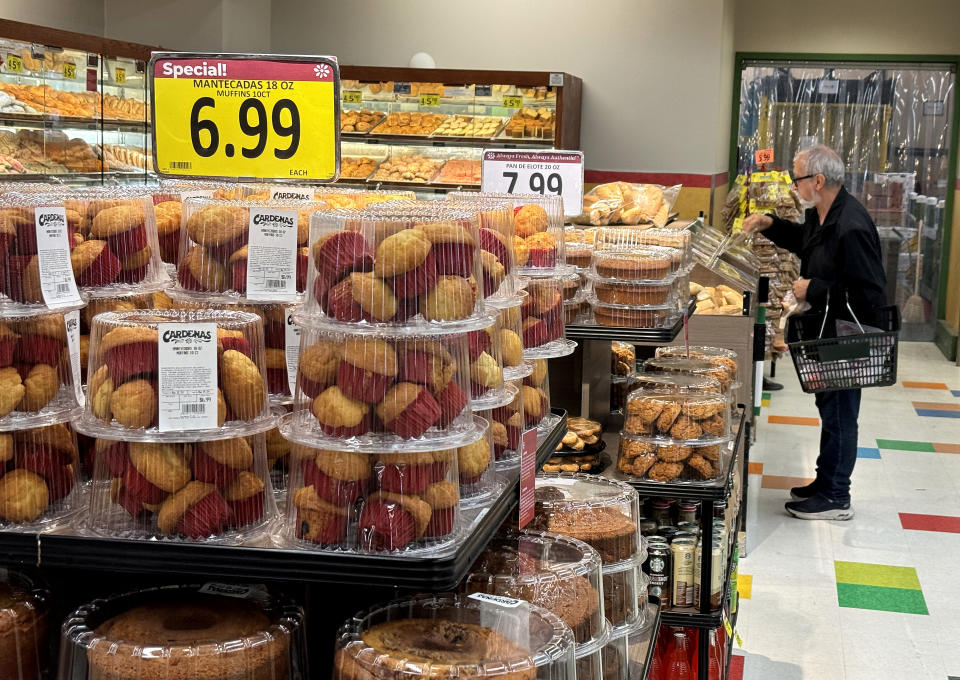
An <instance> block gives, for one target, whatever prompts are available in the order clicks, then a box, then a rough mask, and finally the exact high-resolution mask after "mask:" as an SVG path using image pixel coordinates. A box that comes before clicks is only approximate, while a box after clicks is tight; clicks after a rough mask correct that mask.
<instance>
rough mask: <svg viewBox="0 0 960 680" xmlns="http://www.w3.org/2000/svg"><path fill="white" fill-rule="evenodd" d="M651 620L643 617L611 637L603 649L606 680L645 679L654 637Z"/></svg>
mask: <svg viewBox="0 0 960 680" xmlns="http://www.w3.org/2000/svg"><path fill="white" fill-rule="evenodd" d="M645 600H646V597H645V596H641V602H643V601H645ZM649 618H650V617H648V616H641V617H640V618H639V620H638V621H637V622H636V623H635V624H633V625H632V626H629V627H625V626H621V627H620V628H619V629H618V630H617V631H616V632H615V633H612V634H611V635H610V640H609V641H608V642H607V644H606V646H605V647H604V648H603V676H602V677H603V678H604V680H632V679H633V678H642V677H643V673H644V664H645V663H646V652H647V649H648V645H649V643H650V642H651V637H652V633H651V632H650V630H649V628H650V626H651V625H652V623H653V621H651V620H649ZM578 680H579V678H578Z"/></svg>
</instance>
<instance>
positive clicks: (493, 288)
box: [483, 273, 503, 298]
mask: <svg viewBox="0 0 960 680" xmlns="http://www.w3.org/2000/svg"><path fill="white" fill-rule="evenodd" d="M501 283H503V282H502V281H497V280H495V279H493V278H491V277H490V276H489V275H487V274H486V273H485V274H484V275H483V297H485V298H488V297H490V296H491V295H493V294H494V293H496V292H497V291H498V290H499V289H500V284H501Z"/></svg>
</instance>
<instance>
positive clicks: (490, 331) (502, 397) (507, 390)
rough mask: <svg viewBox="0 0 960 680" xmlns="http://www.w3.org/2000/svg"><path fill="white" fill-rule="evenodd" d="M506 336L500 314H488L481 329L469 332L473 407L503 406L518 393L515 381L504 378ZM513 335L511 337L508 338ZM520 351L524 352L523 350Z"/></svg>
mask: <svg viewBox="0 0 960 680" xmlns="http://www.w3.org/2000/svg"><path fill="white" fill-rule="evenodd" d="M514 337H516V336H514ZM503 338H504V334H503V333H502V327H501V324H500V317H499V315H497V314H489V315H488V316H487V319H486V321H485V325H484V327H483V328H481V329H480V330H475V331H469V332H468V333H467V341H468V348H469V353H470V392H471V396H472V397H473V408H474V409H485V408H496V407H498V406H504V405H506V404H509V403H510V402H512V401H513V399H514V397H516V391H515V390H514V387H513V385H511V384H510V383H506V382H504V365H503V351H502V340H503ZM512 339H513V338H509V337H508V341H509V340H512ZM517 339H518V340H519V338H517ZM520 354H521V356H522V355H523V351H522V350H521V351H520ZM514 359H515V357H514Z"/></svg>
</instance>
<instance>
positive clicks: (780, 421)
mask: <svg viewBox="0 0 960 680" xmlns="http://www.w3.org/2000/svg"><path fill="white" fill-rule="evenodd" d="M767 422H768V423H772V424H774V425H809V426H811V427H820V419H819V418H801V417H797V416H767Z"/></svg>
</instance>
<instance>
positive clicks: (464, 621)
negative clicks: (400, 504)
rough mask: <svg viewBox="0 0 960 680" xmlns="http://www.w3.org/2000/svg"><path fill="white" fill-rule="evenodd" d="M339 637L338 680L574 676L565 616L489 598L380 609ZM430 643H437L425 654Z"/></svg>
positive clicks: (425, 599) (555, 679)
mask: <svg viewBox="0 0 960 680" xmlns="http://www.w3.org/2000/svg"><path fill="white" fill-rule="evenodd" d="M504 604H506V605H507V606H503V605H504ZM336 639H337V643H336V651H335V652H334V660H333V676H332V680H364V679H365V678H374V677H389V676H391V675H393V674H394V669H396V668H403V669H404V673H407V674H408V675H410V676H411V677H424V678H427V677H429V678H436V679H437V680H441V679H443V678H450V679H451V680H452V679H453V678H466V677H477V678H481V677H482V678H498V677H503V678H506V679H508V680H513V678H521V677H522V678H538V679H541V680H575V678H576V667H575V662H574V646H575V643H574V638H573V633H572V632H571V631H570V628H569V627H568V626H567V625H566V624H565V623H564V622H563V620H562V619H561V618H560V617H559V616H557V615H556V614H554V613H552V612H551V611H549V610H548V609H544V608H542V607H539V606H537V605H535V604H530V603H528V602H525V601H523V600H519V599H513V598H506V599H503V597H502V596H495V595H487V594H484V593H473V594H472V595H436V596H418V597H412V598H406V599H402V600H395V601H393V602H390V603H389V604H382V605H376V606H374V607H371V608H370V609H367V610H364V611H361V612H358V613H357V614H355V615H354V616H353V617H352V618H350V619H349V620H348V621H347V622H346V623H344V624H343V626H341V628H340V630H339V631H338V633H337V638H336ZM424 639H429V640H431V641H432V643H431V645H430V648H429V649H427V650H425V649H424V645H423V640H424ZM452 658H453V659H456V660H455V661H453V662H451V659H452Z"/></svg>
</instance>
